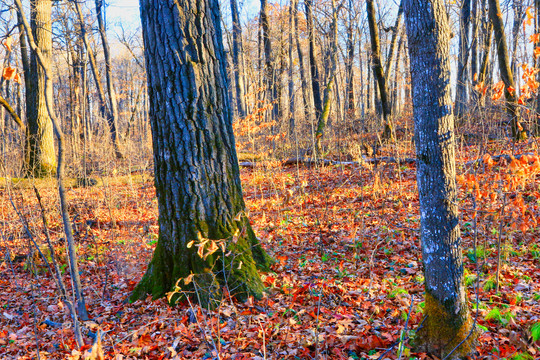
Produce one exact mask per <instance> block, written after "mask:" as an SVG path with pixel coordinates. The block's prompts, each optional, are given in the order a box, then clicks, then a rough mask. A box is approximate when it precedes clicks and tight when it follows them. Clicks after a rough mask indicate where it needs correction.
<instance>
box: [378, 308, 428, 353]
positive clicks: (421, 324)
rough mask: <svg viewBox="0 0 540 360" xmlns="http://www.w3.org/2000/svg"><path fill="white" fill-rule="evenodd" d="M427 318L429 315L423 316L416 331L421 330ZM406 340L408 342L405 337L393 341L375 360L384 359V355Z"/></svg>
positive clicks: (407, 337)
mask: <svg viewBox="0 0 540 360" xmlns="http://www.w3.org/2000/svg"><path fill="white" fill-rule="evenodd" d="M428 317H429V315H426V316H424V318H423V319H422V321H421V322H420V325H418V327H417V328H416V331H418V330H420V329H421V328H422V326H423V325H424V321H426V319H427V318H428ZM406 340H409V336H406V337H405V339H401V337H400V338H399V339H397V340H396V341H394V343H393V344H392V345H391V346H390V347H389V348H388V349H386V350H385V352H383V353H382V355H381V356H379V357H378V358H377V360H382V358H384V355H386V354H388V353H389V352H390V351H392V349H393V348H395V347H396V345H397V344H399V343H400V342H402V341H406Z"/></svg>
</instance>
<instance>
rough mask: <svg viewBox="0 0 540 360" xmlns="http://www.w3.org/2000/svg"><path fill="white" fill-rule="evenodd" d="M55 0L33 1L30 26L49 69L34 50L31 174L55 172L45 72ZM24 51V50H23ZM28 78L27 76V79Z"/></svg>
mask: <svg viewBox="0 0 540 360" xmlns="http://www.w3.org/2000/svg"><path fill="white" fill-rule="evenodd" d="M51 11H52V2H51V1H50V0H32V1H31V2H30V26H31V28H32V35H33V36H34V39H35V41H36V45H37V46H38V47H39V49H40V50H41V53H42V54H43V62H44V66H45V67H46V69H44V68H42V67H41V66H40V65H39V62H38V59H37V56H36V54H35V52H31V54H30V62H29V72H28V74H25V82H26V85H27V86H29V87H28V88H27V89H26V117H27V121H28V131H27V137H26V147H25V148H26V156H25V157H26V159H25V160H26V161H25V162H26V170H27V174H28V175H30V176H36V177H42V176H46V175H51V174H54V173H55V172H56V154H55V150H54V133H53V124H52V122H51V118H50V117H49V113H48V112H47V103H46V102H47V99H46V97H48V98H49V101H50V102H51V103H52V98H53V94H52V88H51V89H49V91H45V72H46V71H49V70H50V68H51V53H52V19H51ZM23 53H25V52H23ZM26 79H28V80H26Z"/></svg>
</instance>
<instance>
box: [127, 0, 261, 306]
mask: <svg viewBox="0 0 540 360" xmlns="http://www.w3.org/2000/svg"><path fill="white" fill-rule="evenodd" d="M140 10H141V21H142V28H143V38H144V48H145V59H146V69H147V72H146V73H147V79H148V92H149V100H150V123H151V127H152V137H153V147H154V168H155V185H156V193H157V197H158V208H159V240H158V243H157V247H156V250H155V252H154V255H153V258H152V261H151V262H150V264H149V266H148V269H147V271H146V273H145V275H144V277H143V278H142V280H141V281H140V282H139V284H138V285H137V287H136V288H135V290H134V292H133V294H132V296H131V299H132V300H134V299H137V298H140V297H143V296H144V295H145V294H147V293H150V294H152V295H153V297H154V298H158V297H162V296H164V295H165V294H167V292H170V291H171V290H174V289H175V284H177V282H178V280H179V279H181V278H184V279H186V278H187V277H189V276H190V275H191V274H195V276H194V278H193V282H191V283H189V285H188V284H186V283H185V282H178V285H181V286H183V287H184V289H191V290H197V293H198V295H199V297H200V301H201V303H202V305H215V303H214V301H216V300H217V301H219V299H220V294H219V293H220V291H221V289H222V287H223V286H225V285H228V286H229V290H230V291H231V292H233V291H234V294H235V295H236V296H237V297H238V298H241V299H242V298H244V299H245V298H246V296H248V295H255V296H260V295H261V293H262V291H263V286H262V283H261V280H260V277H259V274H258V272H257V267H262V268H266V267H267V266H268V264H269V258H268V257H267V255H266V253H265V251H264V250H263V249H262V247H261V246H260V244H259V242H258V239H257V238H256V237H255V234H254V233H253V230H252V229H251V226H250V224H249V220H248V218H247V216H246V215H245V213H244V208H245V205H244V201H243V198H242V188H241V184H240V176H239V169H238V160H237V157H236V150H235V144H234V137H233V132H232V111H231V107H230V101H229V100H230V99H229V96H228V91H227V87H228V84H227V74H226V64H225V63H226V58H225V53H224V49H223V44H222V32H221V26H220V9H219V1H218V0H177V1H175V2H174V4H173V5H171V6H164V5H163V2H162V1H161V0H140ZM207 239H211V240H207ZM221 240H223V245H224V246H226V248H225V249H222V248H221V247H220V248H219V249H216V248H215V246H219V244H221V243H222V242H221ZM193 241H194V242H195V243H191V242H193ZM205 241H206V242H205ZM190 245H192V246H190ZM198 248H199V249H200V250H201V252H203V253H208V252H210V250H212V249H214V250H216V251H215V252H214V253H213V254H212V255H209V256H208V257H205V258H203V257H201V256H200V255H199V254H198V253H197V250H198ZM201 248H202V249H201Z"/></svg>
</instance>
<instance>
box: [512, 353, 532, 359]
mask: <svg viewBox="0 0 540 360" xmlns="http://www.w3.org/2000/svg"><path fill="white" fill-rule="evenodd" d="M510 359H512V360H534V357H532V356H531V355H529V354H525V353H517V354H514V355H513V356H512V357H511V358H510Z"/></svg>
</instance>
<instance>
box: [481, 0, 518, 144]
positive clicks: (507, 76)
mask: <svg viewBox="0 0 540 360" xmlns="http://www.w3.org/2000/svg"><path fill="white" fill-rule="evenodd" d="M489 16H490V18H491V22H492V24H493V32H494V33H495V44H496V45H497V55H498V58H499V72H500V74H501V78H502V81H503V82H504V95H505V97H506V111H507V113H508V116H509V117H510V128H511V130H512V137H513V138H514V139H516V140H520V139H525V138H526V137H527V133H526V131H525V129H524V128H523V126H522V124H521V122H520V119H519V108H518V106H517V103H516V91H515V88H516V86H515V83H514V77H513V74H512V69H511V68H510V61H509V59H508V47H507V45H506V35H505V33H504V22H503V18H502V11H501V5H500V3H499V0H489ZM509 88H511V89H513V91H509V90H508V89H509Z"/></svg>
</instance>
